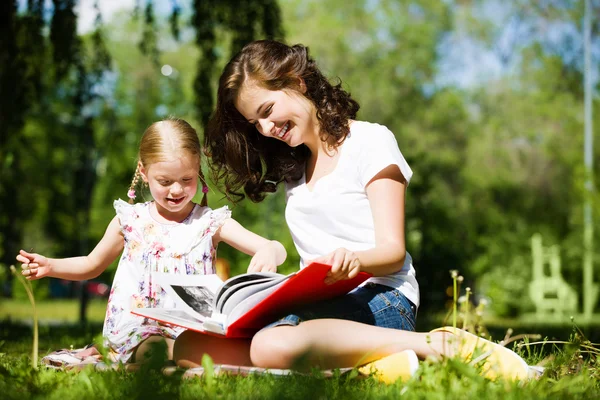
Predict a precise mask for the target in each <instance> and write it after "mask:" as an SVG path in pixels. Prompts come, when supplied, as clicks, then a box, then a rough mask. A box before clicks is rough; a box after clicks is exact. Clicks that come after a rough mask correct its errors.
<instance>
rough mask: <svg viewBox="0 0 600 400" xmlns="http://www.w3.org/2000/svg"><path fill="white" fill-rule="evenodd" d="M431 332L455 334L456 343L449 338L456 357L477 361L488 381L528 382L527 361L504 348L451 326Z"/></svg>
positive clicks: (467, 360)
mask: <svg viewBox="0 0 600 400" xmlns="http://www.w3.org/2000/svg"><path fill="white" fill-rule="evenodd" d="M431 332H448V333H450V334H453V335H454V338H456V342H453V341H452V340H453V339H454V338H452V337H449V345H450V346H452V345H456V346H457V347H456V349H457V353H456V355H457V356H458V357H460V358H461V359H463V360H464V361H465V362H472V361H475V360H476V365H478V366H481V368H482V374H483V376H485V377H486V378H488V379H491V380H494V379H497V378H499V377H503V378H505V379H510V380H527V379H528V378H529V366H528V365H527V363H526V362H525V360H523V359H522V358H521V357H520V356H519V355H518V354H517V353H515V352H514V351H512V350H510V349H508V348H506V347H504V346H501V345H499V344H497V343H494V342H491V341H489V340H487V339H484V338H482V337H479V336H477V335H474V334H472V333H470V332H467V331H465V330H462V329H458V328H454V327H451V326H445V327H443V328H438V329H434V330H432V331H431Z"/></svg>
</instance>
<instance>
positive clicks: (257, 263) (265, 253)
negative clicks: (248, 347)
mask: <svg viewBox="0 0 600 400" xmlns="http://www.w3.org/2000/svg"><path fill="white" fill-rule="evenodd" d="M282 252H283V254H284V256H283V259H284V260H285V254H286V253H285V248H284V247H283V245H282V244H281V243H279V242H278V241H276V240H270V241H269V242H267V243H266V244H265V245H263V246H262V247H260V248H259V249H258V251H257V252H256V253H254V256H253V257H252V260H250V265H249V266H248V272H277V266H278V265H279V264H281V263H278V262H277V261H278V260H281V259H282V257H281V254H282Z"/></svg>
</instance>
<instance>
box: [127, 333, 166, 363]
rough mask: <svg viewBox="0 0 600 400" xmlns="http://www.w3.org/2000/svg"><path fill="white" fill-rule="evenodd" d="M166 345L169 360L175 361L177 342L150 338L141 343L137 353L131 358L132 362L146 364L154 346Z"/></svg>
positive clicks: (155, 337) (159, 337)
mask: <svg viewBox="0 0 600 400" xmlns="http://www.w3.org/2000/svg"><path fill="white" fill-rule="evenodd" d="M161 342H163V343H165V344H166V345H167V354H166V356H167V360H172V359H173V344H174V343H175V340H173V339H167V338H164V337H162V336H150V337H148V338H147V339H146V340H144V341H143V342H141V343H140V344H139V345H138V346H137V348H136V349H135V351H134V352H133V356H132V357H131V360H130V362H133V363H140V362H144V360H145V359H146V358H147V357H148V356H149V353H150V351H152V350H153V347H154V345H156V343H161Z"/></svg>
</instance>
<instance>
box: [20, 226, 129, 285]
mask: <svg viewBox="0 0 600 400" xmlns="http://www.w3.org/2000/svg"><path fill="white" fill-rule="evenodd" d="M123 246H124V241H123V235H122V234H121V224H120V222H119V219H118V217H116V216H115V217H114V218H113V219H112V221H111V222H110V224H109V225H108V228H106V232H104V236H103V237H102V239H101V240H100V242H99V243H98V244H97V245H96V247H95V248H94V250H92V252H91V253H90V254H89V255H88V256H81V257H71V258H48V257H45V256H43V255H40V254H37V253H28V252H26V251H24V250H21V251H20V252H19V255H18V256H17V260H18V261H20V262H21V263H23V265H22V266H21V267H22V268H23V271H22V274H23V275H25V276H26V277H27V279H31V280H34V279H40V278H43V277H46V276H48V277H52V278H61V279H68V280H72V281H80V280H86V279H92V278H95V277H97V276H98V275H100V274H101V273H102V272H104V270H105V269H106V268H107V267H108V266H109V265H110V263H112V262H113V261H114V260H115V259H116V258H117V257H118V256H119V254H121V251H123Z"/></svg>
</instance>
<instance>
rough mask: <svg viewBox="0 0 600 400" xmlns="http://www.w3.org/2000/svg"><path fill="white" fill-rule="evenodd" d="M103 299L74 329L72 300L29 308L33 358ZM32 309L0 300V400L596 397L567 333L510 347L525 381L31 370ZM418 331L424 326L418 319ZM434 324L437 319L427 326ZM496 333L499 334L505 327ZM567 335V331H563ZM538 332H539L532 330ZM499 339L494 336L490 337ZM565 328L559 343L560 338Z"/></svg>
mask: <svg viewBox="0 0 600 400" xmlns="http://www.w3.org/2000/svg"><path fill="white" fill-rule="evenodd" d="M105 305H106V302H105V300H95V301H93V302H91V303H90V305H89V308H88V323H87V324H86V325H79V324H78V323H77V321H78V315H79V303H78V302H77V301H76V300H61V301H44V302H39V303H36V306H37V308H38V315H40V328H39V353H40V357H41V356H43V355H45V354H47V353H48V352H50V351H53V350H57V349H60V348H65V347H67V348H68V347H70V346H72V347H74V348H77V347H81V346H84V345H86V344H88V343H91V342H92V341H94V340H96V341H97V340H98V337H99V336H98V335H99V334H100V332H101V330H102V320H103V318H104V311H105ZM30 321H31V304H29V302H27V301H14V300H6V299H3V301H2V303H0V393H1V395H0V397H1V398H2V399H18V400H23V399H60V400H66V399H81V398H85V399H86V400H89V399H114V398H126V399H138V398H139V399H163V398H164V399H169V400H172V399H179V398H180V399H197V398H222V399H306V398H309V399H380V398H383V399H385V398H389V399H397V398H400V397H401V398H403V399H423V398H426V399H465V398H467V399H470V398H477V399H479V398H484V399H541V398H543V399H563V398H564V399H577V398H580V399H590V398H600V385H599V380H598V377H599V376H600V372H599V370H598V368H597V367H596V357H597V355H598V350H596V347H594V345H593V344H590V343H586V342H584V341H582V340H583V339H582V337H581V336H579V337H575V336H573V337H572V339H573V344H571V345H568V346H565V345H564V344H562V343H560V344H546V345H543V346H541V345H534V346H530V347H529V348H527V347H521V348H519V349H517V351H519V352H520V353H521V354H522V355H523V357H524V358H525V359H526V361H527V362H528V363H530V364H537V363H540V362H541V363H544V364H545V366H546V367H547V372H546V374H545V375H544V376H543V377H542V378H541V379H539V380H537V381H531V382H528V383H525V384H519V383H513V382H505V381H497V382H491V381H488V380H486V379H484V378H482V377H481V376H480V375H479V373H478V371H477V370H476V369H475V368H474V367H471V366H469V365H466V364H464V363H462V362H459V361H456V360H446V361H445V362H443V363H429V362H422V363H421V367H420V369H419V371H418V373H417V376H415V377H414V378H413V379H411V380H410V381H408V382H397V383H395V384H393V385H385V384H381V383H379V382H377V381H376V380H375V379H373V378H366V379H360V378H355V377H353V376H351V375H350V376H348V375H338V376H335V377H333V378H324V377H323V376H321V375H320V374H319V373H318V372H315V373H313V374H309V375H308V376H306V375H295V376H291V377H277V376H268V375H267V376H250V377H241V376H229V377H225V376H223V377H216V378H215V377H212V378H195V379H182V376H181V375H182V373H183V371H178V372H177V373H175V374H174V375H172V376H165V375H163V374H162V373H161V372H160V366H162V365H164V360H160V359H159V360H155V362H151V363H149V364H148V365H147V366H145V367H143V369H141V370H139V371H137V372H124V371H105V372H98V371H93V370H91V369H89V370H84V371H80V372H62V371H54V370H49V369H46V368H40V369H38V370H34V369H32V368H31V363H30V362H31V346H32V341H31V339H32V328H31V322H30ZM422 321H424V322H422V323H421V324H420V325H421V326H420V327H419V329H420V330H425V329H427V328H426V326H425V325H423V324H427V323H428V322H427V321H425V320H422ZM429 323H433V324H438V322H437V321H434V322H431V321H430V322H429ZM498 331H499V332H503V331H506V329H505V328H502V329H500V328H499V327H498ZM570 331H573V329H572V328H570ZM538 332H539V331H538ZM501 336H503V334H502V333H500V336H498V334H494V337H495V338H496V339H500V338H501ZM568 337H569V334H568V333H567V334H565V333H564V331H563V333H562V334H560V336H559V338H561V339H563V340H564V339H566V338H568Z"/></svg>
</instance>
